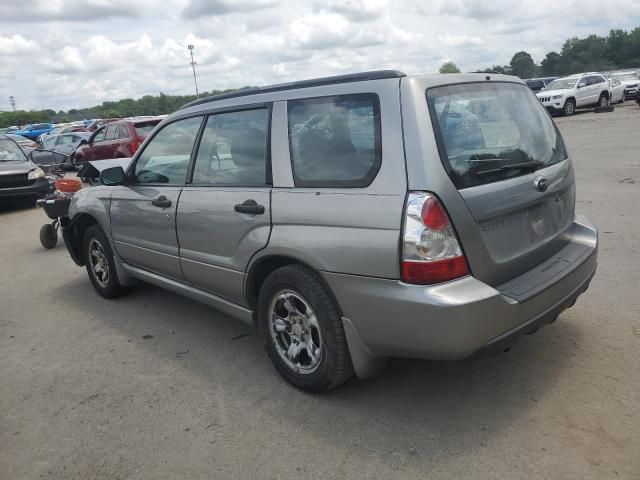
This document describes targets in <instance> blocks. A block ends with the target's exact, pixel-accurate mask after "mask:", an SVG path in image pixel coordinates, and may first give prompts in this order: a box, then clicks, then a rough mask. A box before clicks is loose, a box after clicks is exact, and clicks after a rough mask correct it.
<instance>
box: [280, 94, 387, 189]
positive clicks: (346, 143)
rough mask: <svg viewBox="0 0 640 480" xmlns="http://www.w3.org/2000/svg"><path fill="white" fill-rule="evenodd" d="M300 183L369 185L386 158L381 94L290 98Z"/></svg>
mask: <svg viewBox="0 0 640 480" xmlns="http://www.w3.org/2000/svg"><path fill="white" fill-rule="evenodd" d="M288 112H289V138H290V142H291V158H292V163H293V175H294V180H295V184H296V186H302V187H305V186H308V187H323V186H325V187H365V186H367V185H369V184H370V183H371V182H372V180H373V178H374V177H375V175H376V173H377V171H378V169H379V168H380V162H381V157H382V151H381V150H382V149H381V140H380V106H379V101H378V97H377V95H375V94H357V95H338V96H335V97H323V98H311V99H304V100H293V101H289V102H288Z"/></svg>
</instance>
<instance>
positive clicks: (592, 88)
mask: <svg viewBox="0 0 640 480" xmlns="http://www.w3.org/2000/svg"><path fill="white" fill-rule="evenodd" d="M536 96H537V97H538V98H539V99H540V101H541V102H542V105H544V106H545V107H546V109H547V110H549V111H550V112H551V113H562V114H564V115H573V113H574V112H575V111H576V108H585V107H596V106H600V107H606V106H607V105H608V104H609V99H610V98H611V93H610V92H609V82H608V81H607V79H606V78H605V77H604V76H603V75H601V74H599V73H582V74H578V75H571V76H569V77H564V78H558V79H557V80H554V81H553V82H551V83H550V84H549V85H547V86H546V87H545V88H544V89H543V90H540V91H539V92H538V93H536Z"/></svg>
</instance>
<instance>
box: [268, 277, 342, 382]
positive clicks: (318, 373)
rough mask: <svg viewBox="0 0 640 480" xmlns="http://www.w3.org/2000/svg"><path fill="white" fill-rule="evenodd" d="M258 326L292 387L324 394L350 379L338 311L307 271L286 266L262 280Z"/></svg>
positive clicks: (280, 370) (269, 351)
mask: <svg viewBox="0 0 640 480" xmlns="http://www.w3.org/2000/svg"><path fill="white" fill-rule="evenodd" d="M258 325H259V328H260V333H261V334H262V336H263V338H264V342H265V348H266V350H267V354H268V355H269V357H270V358H271V361H272V362H273V365H274V366H275V367H276V369H277V370H278V372H279V373H280V374H281V375H282V376H283V377H284V378H285V379H286V380H287V381H288V382H289V383H291V384H292V385H294V386H296V387H298V388H301V389H303V390H308V391H315V392H318V391H325V390H330V389H332V388H334V387H336V386H338V385H340V384H341V383H343V382H345V381H347V380H348V379H349V378H350V377H351V376H352V375H353V365H352V363H351V357H350V355H349V348H348V346H347V340H346V338H345V333H344V327H343V325H342V318H341V315H340V312H339V310H338V307H337V305H336V304H335V301H334V300H333V298H332V297H331V295H330V294H329V292H328V291H327V290H326V288H325V287H324V286H323V285H322V283H321V282H320V280H319V279H318V277H317V276H316V274H315V273H313V272H312V271H310V270H309V269H307V268H305V267H303V266H301V265H288V266H285V267H282V268H280V269H278V270H276V271H275V272H273V273H272V274H271V275H269V276H268V277H267V279H266V280H265V282H264V284H263V285H262V288H261V289H260V294H259V298H258Z"/></svg>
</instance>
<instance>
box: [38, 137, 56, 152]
mask: <svg viewBox="0 0 640 480" xmlns="http://www.w3.org/2000/svg"><path fill="white" fill-rule="evenodd" d="M56 140H58V137H52V138H45V140H44V142H42V148H43V149H45V150H53V147H54V146H55V144H56Z"/></svg>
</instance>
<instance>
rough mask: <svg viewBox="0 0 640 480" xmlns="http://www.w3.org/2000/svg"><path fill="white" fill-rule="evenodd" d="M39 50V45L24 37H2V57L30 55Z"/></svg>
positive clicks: (0, 38)
mask: <svg viewBox="0 0 640 480" xmlns="http://www.w3.org/2000/svg"><path fill="white" fill-rule="evenodd" d="M37 49H38V44H37V43H36V42H34V41H33V40H29V39H26V38H24V37H23V36H22V35H12V36H10V37H3V36H0V56H20V55H30V54H32V53H34V52H35V51H36V50H37Z"/></svg>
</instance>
